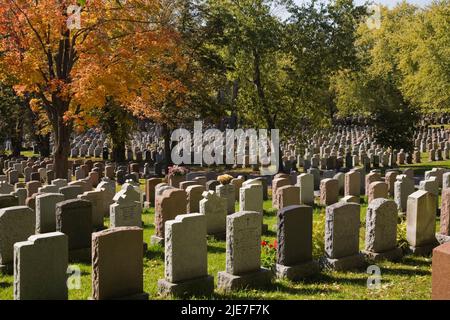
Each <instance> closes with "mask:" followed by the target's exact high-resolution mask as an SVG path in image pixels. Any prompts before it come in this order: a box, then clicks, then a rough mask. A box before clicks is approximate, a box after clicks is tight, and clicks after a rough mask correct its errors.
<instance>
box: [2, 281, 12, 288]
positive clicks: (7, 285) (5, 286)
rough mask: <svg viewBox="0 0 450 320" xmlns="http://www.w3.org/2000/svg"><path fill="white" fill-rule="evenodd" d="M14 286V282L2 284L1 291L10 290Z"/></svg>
mask: <svg viewBox="0 0 450 320" xmlns="http://www.w3.org/2000/svg"><path fill="white" fill-rule="evenodd" d="M12 285H13V284H12V282H0V289H6V288H10V287H12Z"/></svg>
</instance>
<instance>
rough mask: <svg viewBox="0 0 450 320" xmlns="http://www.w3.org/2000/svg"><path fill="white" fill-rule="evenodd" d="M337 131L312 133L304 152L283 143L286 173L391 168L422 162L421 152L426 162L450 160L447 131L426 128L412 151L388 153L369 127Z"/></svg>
mask: <svg viewBox="0 0 450 320" xmlns="http://www.w3.org/2000/svg"><path fill="white" fill-rule="evenodd" d="M335 130H336V131H332V132H328V133H322V134H315V135H313V137H312V138H311V140H309V141H308V143H307V144H306V145H308V146H310V147H308V148H306V149H305V150H301V149H298V148H297V146H296V143H295V142H291V143H285V144H283V147H282V150H283V163H284V167H285V169H286V172H289V171H290V170H291V169H293V170H296V168H297V167H304V168H305V170H307V169H309V168H311V167H312V168H320V169H322V170H325V169H338V170H339V169H340V168H343V167H345V168H347V169H351V168H353V167H354V166H358V165H359V164H362V165H364V166H365V167H366V168H367V170H370V168H371V167H372V168H375V169H377V168H382V167H384V168H393V167H396V166H397V164H398V165H403V164H406V163H408V164H412V163H420V162H421V153H422V152H429V161H442V160H447V159H450V142H449V135H450V133H449V130H444V129H441V128H429V129H427V130H422V131H418V132H416V134H415V136H414V143H415V147H416V148H415V150H414V151H413V152H411V153H405V152H404V151H403V150H400V151H396V150H394V151H391V150H389V149H384V148H382V147H381V146H380V145H377V144H376V142H375V140H374V139H373V138H372V133H371V130H370V128H367V127H366V128H360V127H356V126H355V127H354V126H349V127H337V128H336V129H335Z"/></svg>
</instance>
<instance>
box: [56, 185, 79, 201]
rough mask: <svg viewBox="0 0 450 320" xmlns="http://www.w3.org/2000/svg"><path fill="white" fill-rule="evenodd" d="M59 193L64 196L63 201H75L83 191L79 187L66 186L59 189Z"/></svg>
mask: <svg viewBox="0 0 450 320" xmlns="http://www.w3.org/2000/svg"><path fill="white" fill-rule="evenodd" d="M59 193H61V194H62V195H64V200H73V199H77V197H78V195H80V194H82V193H83V189H82V188H81V187H80V186H73V185H72V186H67V187H62V188H60V189H59Z"/></svg>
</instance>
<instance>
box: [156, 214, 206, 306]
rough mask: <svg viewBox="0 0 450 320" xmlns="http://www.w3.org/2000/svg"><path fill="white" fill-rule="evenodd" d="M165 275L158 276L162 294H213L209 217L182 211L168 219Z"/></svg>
mask: <svg viewBox="0 0 450 320" xmlns="http://www.w3.org/2000/svg"><path fill="white" fill-rule="evenodd" d="M165 228H166V239H165V277H164V279H161V280H158V290H159V292H160V293H161V294H163V295H168V294H171V295H174V296H181V297H185V296H186V297H190V296H192V295H202V296H208V295H211V294H212V293H213V291H214V278H213V277H212V276H210V275H208V262H207V257H208V248H207V242H206V217H205V216H204V215H201V214H186V215H179V216H177V217H176V218H175V220H170V221H167V222H166V226H165Z"/></svg>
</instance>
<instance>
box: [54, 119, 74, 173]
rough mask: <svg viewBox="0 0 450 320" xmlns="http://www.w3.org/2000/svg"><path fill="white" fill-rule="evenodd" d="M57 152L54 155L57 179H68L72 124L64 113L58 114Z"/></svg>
mask: <svg viewBox="0 0 450 320" xmlns="http://www.w3.org/2000/svg"><path fill="white" fill-rule="evenodd" d="M55 132H56V134H55V147H56V148H55V154H54V155H53V157H54V159H53V164H54V170H55V179H67V178H68V176H67V172H68V170H69V164H68V159H69V155H70V133H71V132H72V126H71V125H70V124H66V123H65V122H64V120H63V117H62V114H58V116H57V123H56V130H55Z"/></svg>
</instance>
